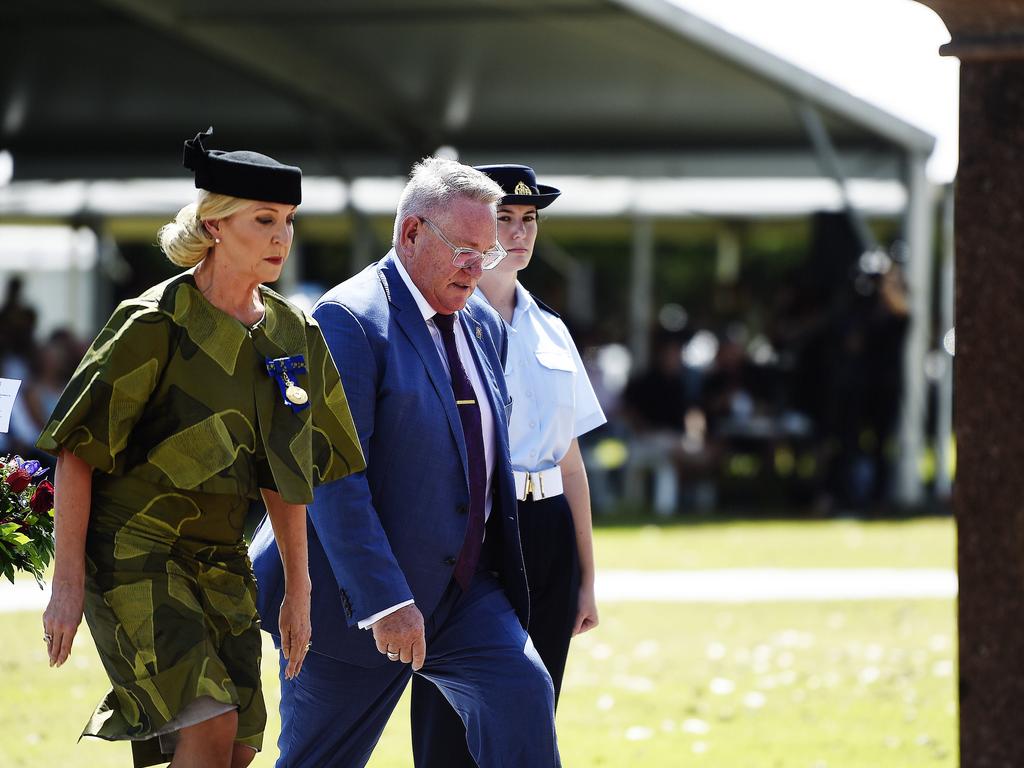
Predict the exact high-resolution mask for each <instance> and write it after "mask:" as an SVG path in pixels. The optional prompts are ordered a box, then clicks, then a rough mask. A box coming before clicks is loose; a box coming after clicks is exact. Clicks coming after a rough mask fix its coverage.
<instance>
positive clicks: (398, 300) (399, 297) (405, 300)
mask: <svg viewBox="0 0 1024 768" xmlns="http://www.w3.org/2000/svg"><path fill="white" fill-rule="evenodd" d="M396 258H398V257H397V256H391V255H389V256H388V257H387V258H385V259H383V260H382V261H381V262H380V266H379V267H378V268H377V273H378V275H379V276H380V280H381V284H382V285H383V287H384V292H385V294H387V297H388V300H389V301H390V302H391V306H392V307H394V308H395V310H396V311H395V313H394V314H395V320H396V321H397V322H398V326H399V327H400V328H401V329H402V332H403V333H405V335H406V337H407V338H408V339H409V343H410V344H412V347H413V349H415V350H416V353H417V354H418V355H419V356H420V360H421V361H422V362H423V367H424V368H425V369H426V371H427V376H428V378H429V379H430V383H431V384H433V385H434V390H435V392H436V393H437V398H438V400H440V401H441V406H442V407H443V408H444V413H445V416H447V417H448V426H449V427H450V428H451V431H452V437H453V438H454V439H455V444H456V445H457V446H458V448H459V456H461V457H462V468H463V471H465V472H466V477H467V482H468V477H469V458H468V456H467V454H466V439H465V437H464V436H463V434H462V421H461V420H460V419H459V414H458V411H457V410H456V407H455V397H454V395H452V384H451V381H449V379H448V374H447V373H445V370H444V366H443V365H442V363H441V356H440V355H439V354H438V352H437V347H436V346H434V340H433V339H432V338H431V337H430V330H429V329H428V328H427V323H426V321H425V320H424V319H423V315H422V314H421V313H420V309H419V307H418V306H416V300H415V299H414V298H413V297H412V294H411V293H409V289H408V288H407V287H406V285H405V282H403V280H402V276H401V275H399V274H398V272H397V270H396V268H395V265H394V263H393V261H392V260H393V259H396Z"/></svg>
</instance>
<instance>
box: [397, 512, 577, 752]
mask: <svg viewBox="0 0 1024 768" xmlns="http://www.w3.org/2000/svg"><path fill="white" fill-rule="evenodd" d="M519 531H520V538H521V540H522V546H523V561H524V563H525V566H526V580H527V583H528V584H529V587H530V627H529V630H530V638H531V640H532V641H533V645H534V647H535V648H536V649H537V653H538V654H539V655H540V658H541V661H542V662H543V663H544V666H545V668H546V669H547V671H548V672H549V673H550V675H551V680H552V682H553V684H554V690H555V703H556V704H557V702H558V696H559V694H560V693H561V689H562V676H563V674H564V672H565V661H566V657H567V656H568V655H569V641H570V640H571V639H572V630H573V626H574V625H575V623H576V609H577V605H578V603H579V591H580V566H579V550H578V549H577V548H576V547H577V545H576V528H575V526H574V525H573V522H572V512H571V511H570V509H569V503H568V501H567V500H566V498H565V496H564V495H563V496H554V497H552V498H549V499H541V500H539V501H532V500H527V501H520V502H519ZM411 726H412V747H413V756H414V758H415V765H416V766H417V768H474V767H475V766H477V765H480V766H486V765H487V764H486V763H483V762H480V761H479V760H475V759H474V758H473V750H472V737H471V735H470V734H469V733H468V732H467V730H466V726H465V725H464V724H463V719H462V718H461V717H459V715H458V714H457V713H456V711H455V710H454V709H452V706H451V704H449V703H448V700H447V699H446V698H445V697H444V696H443V695H442V694H441V693H440V692H439V691H438V689H437V688H436V687H435V686H433V685H430V683H428V682H427V681H426V680H423V679H420V678H417V679H414V680H413V684H412V705H411ZM467 746H468V748H467Z"/></svg>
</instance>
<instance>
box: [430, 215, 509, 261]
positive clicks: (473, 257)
mask: <svg viewBox="0 0 1024 768" xmlns="http://www.w3.org/2000/svg"><path fill="white" fill-rule="evenodd" d="M417 218H418V219H419V220H420V221H422V222H423V223H424V224H426V225H427V226H428V227H429V228H430V231H431V232H433V233H434V234H435V235H437V237H438V239H439V240H440V241H441V242H442V243H444V244H445V245H447V246H448V247H449V248H451V249H452V264H454V265H455V266H456V267H458V268H459V269H469V268H471V267H475V266H476V265H477V264H479V265H480V268H481V269H494V268H495V267H496V266H498V262H499V261H501V260H502V259H504V258H505V257H506V256H508V252H507V251H506V250H505V249H504V248H502V247H501V243H495V244H494V247H492V248H490V249H488V250H486V251H483V252H481V251H477V250H475V249H473V248H465V247H463V246H460V245H455V244H454V243H453V242H452V241H451V240H449V239H448V238H447V237H445V236H444V233H443V232H442V231H441V230H440V229H438V227H437V225H436V224H435V223H434V222H432V221H431V220H430V219H425V218H423V217H422V216H418V217H417Z"/></svg>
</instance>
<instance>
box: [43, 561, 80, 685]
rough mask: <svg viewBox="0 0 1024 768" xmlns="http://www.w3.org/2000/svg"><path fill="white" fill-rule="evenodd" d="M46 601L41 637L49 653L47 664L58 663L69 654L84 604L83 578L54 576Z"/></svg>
mask: <svg viewBox="0 0 1024 768" xmlns="http://www.w3.org/2000/svg"><path fill="white" fill-rule="evenodd" d="M52 590H53V591H52V592H51V594H50V602H49V604H48V605H47V606H46V610H45V611H44V612H43V636H44V637H43V639H44V640H46V638H47V637H49V638H50V639H49V640H48V641H47V642H46V649H47V651H48V652H49V654H50V666H51V667H59V666H60V665H61V664H63V663H64V662H65V661H67V660H68V657H69V656H70V655H71V644H72V643H73V642H74V641H75V635H76V634H77V632H78V625H79V624H81V623H82V609H83V606H84V604H85V582H84V580H81V581H79V580H66V579H62V580H59V581H58V580H56V579H54V582H53V586H52Z"/></svg>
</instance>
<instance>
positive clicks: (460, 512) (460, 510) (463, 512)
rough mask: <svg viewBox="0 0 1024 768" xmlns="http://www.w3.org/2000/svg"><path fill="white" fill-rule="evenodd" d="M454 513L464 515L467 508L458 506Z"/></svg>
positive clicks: (461, 505) (467, 510) (463, 505)
mask: <svg viewBox="0 0 1024 768" xmlns="http://www.w3.org/2000/svg"><path fill="white" fill-rule="evenodd" d="M455 511H456V512H458V513H459V514H460V515H464V514H466V513H467V512H469V507H467V506H466V505H465V504H459V506H457V507H456V508H455Z"/></svg>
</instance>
